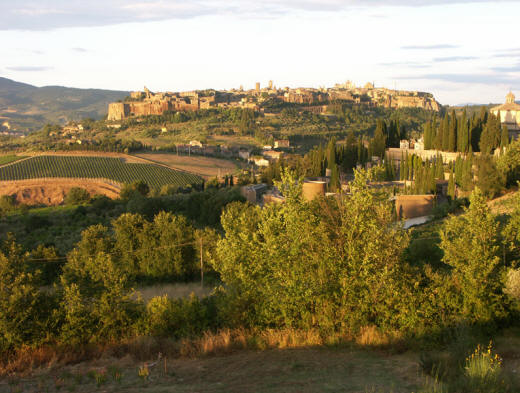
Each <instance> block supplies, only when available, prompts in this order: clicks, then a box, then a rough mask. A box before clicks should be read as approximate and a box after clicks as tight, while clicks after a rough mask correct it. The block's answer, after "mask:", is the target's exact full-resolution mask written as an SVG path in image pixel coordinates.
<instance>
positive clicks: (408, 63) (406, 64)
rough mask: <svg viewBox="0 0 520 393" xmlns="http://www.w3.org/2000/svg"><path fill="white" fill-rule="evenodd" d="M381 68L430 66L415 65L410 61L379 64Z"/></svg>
mask: <svg viewBox="0 0 520 393" xmlns="http://www.w3.org/2000/svg"><path fill="white" fill-rule="evenodd" d="M378 65H380V66H383V67H409V68H430V67H431V65H430V64H425V63H417V62H412V61H396V62H390V63H379V64H378Z"/></svg>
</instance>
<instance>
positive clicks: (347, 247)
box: [0, 171, 520, 359]
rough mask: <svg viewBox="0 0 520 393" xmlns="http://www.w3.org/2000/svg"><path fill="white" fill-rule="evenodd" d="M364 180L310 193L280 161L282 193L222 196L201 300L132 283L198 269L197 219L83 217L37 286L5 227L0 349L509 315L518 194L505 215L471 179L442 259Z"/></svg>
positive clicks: (420, 326) (444, 236)
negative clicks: (54, 271) (343, 189)
mask: <svg viewBox="0 0 520 393" xmlns="http://www.w3.org/2000/svg"><path fill="white" fill-rule="evenodd" d="M299 180H300V181H299ZM367 180H368V179H367V174H366V173H365V172H363V171H361V172H358V173H357V174H356V179H355V181H354V182H353V183H352V184H351V193H350V195H342V196H341V197H336V198H322V199H319V200H315V201H313V202H310V203H307V202H304V201H303V200H302V196H301V185H302V182H301V179H298V178H296V177H295V176H294V175H293V174H291V173H289V172H288V171H284V172H283V173H282V182H281V183H277V186H278V188H279V189H280V190H282V192H283V194H284V195H285V197H286V202H285V203H284V204H271V205H268V206H265V207H264V208H260V207H258V206H252V205H249V204H244V203H239V202H235V203H232V204H230V205H229V206H227V208H226V209H225V211H224V213H223V215H222V219H221V221H222V228H223V234H222V236H221V237H219V238H218V239H216V240H215V242H214V243H213V244H214V250H212V251H211V252H210V253H209V254H210V255H207V256H205V258H208V257H210V256H211V258H210V259H209V261H210V263H211V265H212V268H213V269H214V270H215V272H216V273H217V274H218V275H219V277H220V279H221V280H222V282H223V286H222V287H221V288H220V289H219V290H217V291H216V292H214V294H212V295H211V296H209V297H207V298H205V299H203V300H199V299H196V298H191V299H188V300H176V299H169V298H167V297H156V298H154V299H152V300H151V301H150V302H148V303H147V304H145V303H144V302H142V301H140V300H139V299H136V298H135V297H133V296H132V290H131V287H132V285H133V283H134V282H135V277H138V276H140V275H142V274H145V275H146V274H151V275H157V274H167V275H172V276H175V277H177V275H180V276H179V277H185V276H187V277H189V276H190V275H193V274H195V270H196V267H195V265H194V255H193V254H194V252H196V249H184V248H183V247H188V245H189V244H190V243H192V242H193V245H191V246H189V247H196V244H197V236H198V235H197V231H194V230H193V229H190V228H189V226H188V224H187V223H186V221H185V220H184V219H182V218H180V217H177V216H174V215H172V214H170V213H164V212H162V213H159V214H157V215H156V216H155V217H154V218H153V219H152V220H147V219H145V218H143V217H141V216H139V215H136V214H126V215H123V216H121V217H120V218H119V219H118V220H117V221H116V222H115V223H114V228H115V229H114V232H113V233H109V232H108V231H107V230H106V228H103V227H100V226H95V227H91V228H89V229H87V230H86V231H85V232H84V233H83V236H82V239H81V240H80V242H79V243H78V244H77V245H76V247H75V249H74V250H73V251H72V252H71V253H70V254H69V255H68V257H67V261H66V263H65V266H64V267H63V273H62V274H61V276H60V279H59V280H58V282H57V285H56V290H55V291H41V290H40V288H41V281H39V274H40V273H39V271H38V269H36V270H34V269H33V270H31V269H29V267H28V264H29V262H30V255H27V254H25V253H24V252H22V250H21V248H20V247H19V246H17V245H16V243H14V242H13V240H12V239H8V241H6V242H5V243H4V244H3V245H2V248H1V252H0V307H1V309H2V313H1V314H0V349H1V350H2V352H3V353H4V354H6V356H5V357H4V359H9V353H13V352H12V351H15V350H16V349H17V348H20V347H21V346H23V345H29V346H38V345H42V344H65V343H66V344H69V345H70V344H86V343H92V342H107V341H110V342H117V341H118V340H122V339H125V338H129V337H136V336H140V335H150V336H159V337H173V338H181V337H195V336H198V335H200V334H202V333H203V332H204V331H207V330H216V329H219V328H224V327H228V328H245V329H287V328H292V329H301V330H306V331H308V330H313V331H318V332H319V334H320V335H322V336H323V337H329V336H336V335H338V334H340V335H344V336H347V337H353V336H355V335H356V334H358V333H359V332H360V331H361V330H363V329H364V328H366V327H371V328H373V329H376V330H379V331H381V332H384V333H387V334H394V335H398V336H400V337H406V338H410V339H417V340H427V341H428V345H431V344H432V342H433V343H441V342H443V341H445V340H448V339H449V337H450V334H449V332H450V331H455V330H456V329H458V328H460V326H461V325H463V326H485V327H486V329H488V331H489V329H494V328H496V327H498V326H504V325H505V324H506V323H509V324H516V323H518V318H519V311H520V303H519V301H520V293H519V292H518V285H519V282H520V281H519V278H520V271H519V270H518V269H517V266H518V263H519V262H520V260H519V257H520V240H519V239H518V236H517V234H518V233H519V231H520V225H519V223H520V200H517V201H516V203H515V206H514V210H513V212H512V213H511V217H510V219H509V220H505V221H504V220H502V222H503V224H502V225H501V224H500V222H499V221H498V220H497V218H496V217H494V216H493V215H492V213H491V212H490V210H489V207H488V206H487V204H486V201H485V199H484V197H483V195H482V193H481V192H480V191H479V189H478V188H477V189H475V191H474V192H473V194H472V196H471V198H470V202H471V204H470V207H469V208H468V209H467V210H466V211H465V212H464V214H462V215H459V216H453V217H450V218H448V219H447V220H446V221H445V222H444V223H443V224H442V227H441V228H440V230H439V232H438V234H437V237H438V238H439V242H438V243H436V244H438V248H439V252H440V254H441V255H442V260H441V261H440V262H439V263H436V264H429V263H428V261H426V263H424V262H420V263H419V262H417V261H415V260H414V254H413V252H408V253H406V258H405V257H404V253H405V251H406V250H408V249H409V248H410V245H411V239H410V235H409V233H408V232H406V231H405V230H403V229H402V228H401V227H400V226H399V225H396V224H395V221H394V213H393V211H392V206H391V202H390V201H389V200H388V197H387V196H386V195H385V194H384V193H380V192H378V191H375V190H371V189H370V188H368V186H367ZM202 238H203V239H204V240H205V239H207V238H208V236H207V235H205V234H202ZM432 247H437V246H435V245H432ZM159 261H163V263H162V265H160V266H159V265H157V264H158V263H159ZM49 316H52V318H50V317H49Z"/></svg>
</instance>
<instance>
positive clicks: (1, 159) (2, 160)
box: [0, 155, 25, 166]
mask: <svg viewBox="0 0 520 393" xmlns="http://www.w3.org/2000/svg"><path fill="white" fill-rule="evenodd" d="M22 158H25V157H23V156H15V155H8V156H0V166H1V165H5V164H9V163H11V162H15V161H18V160H21V159H22Z"/></svg>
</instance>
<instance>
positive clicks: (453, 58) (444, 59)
mask: <svg viewBox="0 0 520 393" xmlns="http://www.w3.org/2000/svg"><path fill="white" fill-rule="evenodd" d="M477 59H478V57H476V56H448V57H435V58H434V59H433V61H434V62H436V63H444V62H449V61H466V60H477Z"/></svg>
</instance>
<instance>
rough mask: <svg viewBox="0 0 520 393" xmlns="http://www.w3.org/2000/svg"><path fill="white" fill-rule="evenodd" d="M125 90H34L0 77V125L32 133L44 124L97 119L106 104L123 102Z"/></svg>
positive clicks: (101, 115) (104, 112)
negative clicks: (6, 124)
mask: <svg viewBox="0 0 520 393" xmlns="http://www.w3.org/2000/svg"><path fill="white" fill-rule="evenodd" d="M128 94H129V92H127V91H115V90H101V89H76V88H70V87H62V86H44V87H36V86H32V85H29V84H26V83H21V82H16V81H13V80H11V79H7V78H2V77H0V124H2V123H3V122H4V121H6V120H7V121H8V122H9V124H10V126H11V128H12V129H16V130H21V131H34V130H37V129H39V128H41V127H42V126H43V125H45V124H46V123H62V124H63V123H66V122H68V121H70V120H80V119H82V118H85V117H92V118H94V119H100V118H102V117H103V116H105V115H106V113H107V109H108V104H109V103H110V102H114V101H117V100H120V99H123V98H124V97H126V96H127V95H128Z"/></svg>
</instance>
